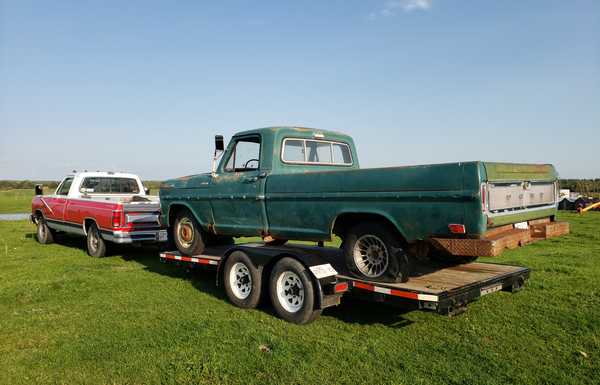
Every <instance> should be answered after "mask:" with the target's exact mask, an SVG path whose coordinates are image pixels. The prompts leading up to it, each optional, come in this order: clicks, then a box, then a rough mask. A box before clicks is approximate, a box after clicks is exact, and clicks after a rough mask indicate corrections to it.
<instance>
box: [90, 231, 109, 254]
mask: <svg viewBox="0 0 600 385" xmlns="http://www.w3.org/2000/svg"><path fill="white" fill-rule="evenodd" d="M87 252H88V254H89V255H90V256H91V257H96V258H100V257H104V256H105V255H106V242H104V239H102V236H101V235H100V231H98V227H97V226H96V224H92V225H90V227H89V228H88V230H87Z"/></svg>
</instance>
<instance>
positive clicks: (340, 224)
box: [332, 213, 406, 243]
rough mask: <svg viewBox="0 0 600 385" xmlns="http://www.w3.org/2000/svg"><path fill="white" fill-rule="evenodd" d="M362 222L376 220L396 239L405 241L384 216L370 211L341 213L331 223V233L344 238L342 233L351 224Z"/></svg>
mask: <svg viewBox="0 0 600 385" xmlns="http://www.w3.org/2000/svg"><path fill="white" fill-rule="evenodd" d="M364 222H377V223H381V224H383V225H385V226H386V227H388V228H389V229H390V231H392V232H393V233H394V234H395V235H396V236H397V237H398V239H400V240H401V241H402V242H403V243H406V238H405V237H404V235H403V234H402V233H401V232H400V230H398V228H397V227H396V226H395V225H394V224H393V223H392V222H391V221H390V220H389V219H388V218H386V217H384V216H383V215H379V214H371V213H347V214H341V215H340V216H338V217H337V218H336V219H335V223H334V224H333V229H332V232H333V234H335V235H337V236H339V237H340V238H342V239H343V238H344V235H345V234H346V233H347V232H348V231H349V230H350V229H351V228H352V226H354V225H356V224H358V223H364Z"/></svg>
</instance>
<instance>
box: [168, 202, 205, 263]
mask: <svg viewBox="0 0 600 385" xmlns="http://www.w3.org/2000/svg"><path fill="white" fill-rule="evenodd" d="M173 239H174V240H175V246H177V250H179V251H180V252H181V253H182V254H185V255H198V254H202V252H204V248H205V243H204V235H203V233H202V229H201V228H200V226H199V225H198V223H197V222H196V219H195V218H194V217H193V215H192V214H191V213H190V212H189V211H187V210H185V211H180V212H179V213H178V214H177V218H175V225H174V226H173Z"/></svg>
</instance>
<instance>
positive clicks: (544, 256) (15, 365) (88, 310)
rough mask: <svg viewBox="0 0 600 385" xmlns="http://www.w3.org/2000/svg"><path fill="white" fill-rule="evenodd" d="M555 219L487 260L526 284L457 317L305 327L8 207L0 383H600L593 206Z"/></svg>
mask: <svg viewBox="0 0 600 385" xmlns="http://www.w3.org/2000/svg"><path fill="white" fill-rule="evenodd" d="M562 219H566V220H569V221H570V222H571V225H572V234H571V235H569V236H566V237H563V238H560V239H553V240H549V241H544V242H540V243H537V244H534V245H530V246H527V247H525V248H521V249H519V250H513V251H508V252H506V253H505V254H503V255H502V256H501V257H499V258H496V259H494V261H497V262H502V263H511V264H518V265H524V266H529V267H531V268H532V269H533V272H532V277H531V279H530V281H529V282H528V284H527V286H526V288H525V289H524V290H523V291H521V292H519V293H517V294H510V293H504V292H500V293H494V294H492V295H489V296H486V297H484V298H482V299H480V300H479V301H477V302H475V303H473V304H471V305H470V306H469V309H468V311H467V312H466V313H465V314H462V315H460V316H458V317H455V318H447V317H444V316H440V315H437V314H434V313H428V312H423V311H405V310H403V309H398V308H392V307H386V306H381V305H376V304H371V303H362V302H358V301H356V300H354V301H345V302H344V303H343V304H342V305H341V306H339V307H337V308H333V309H328V310H326V311H325V312H324V315H323V316H322V317H321V318H320V319H318V320H317V321H316V322H314V323H312V324H310V325H306V326H297V325H293V324H289V323H286V322H284V321H281V320H279V319H278V318H276V317H275V316H274V315H272V314H271V312H270V310H269V308H268V306H263V307H262V308H260V309H257V310H251V311H249V310H241V309H238V308H235V307H234V306H232V305H230V304H229V303H228V302H227V300H226V298H225V297H224V294H223V292H222V291H221V290H220V289H218V288H215V286H214V275H213V273H211V272H208V271H207V272H197V273H194V274H188V273H186V272H185V271H183V270H182V269H178V268H176V267H175V266H170V265H163V264H161V263H160V262H159V261H158V257H157V255H156V251H153V250H140V249H121V250H116V251H115V252H114V254H113V255H112V256H110V257H107V258H103V259H93V258H90V257H88V256H87V255H86V254H85V252H84V250H83V241H82V240H80V239H78V238H68V239H63V240H62V241H61V244H53V245H46V246H43V245H39V244H37V243H36V241H35V240H34V238H33V231H34V227H33V226H32V225H30V224H28V223H27V222H25V221H21V222H0V314H1V316H0V383H2V384H32V383H48V384H51V383H52V384H53V383H67V384H74V383H77V384H80V383H82V384H83V383H87V384H103V383H111V384H141V383H146V384H159V383H163V384H188V383H199V384H220V383H232V384H253V383H256V384H281V383H305V384H317V383H323V384H330V383H352V384H356V383H368V384H375V383H382V384H387V383H389V384H463V383H464V384H471V385H472V384H510V383H518V384H594V383H595V384H597V383H598V378H599V377H598V373H599V372H600V213H588V214H587V215H585V216H578V215H574V214H564V215H562ZM261 347H262V349H261ZM265 347H266V349H265Z"/></svg>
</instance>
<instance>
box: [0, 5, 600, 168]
mask: <svg viewBox="0 0 600 385" xmlns="http://www.w3.org/2000/svg"><path fill="white" fill-rule="evenodd" d="M280 124H281V125H302V126H309V127H319V128H323V129H334V130H340V131H344V132H347V133H349V134H351V135H353V136H354V138H355V141H356V142H357V145H358V150H359V158H360V160H361V164H362V166H363V167H377V166H391V165H409V164H421V163H438V162H450V161H461V160H478V159H480V160H492V161H514V162H544V163H554V164H555V165H556V166H557V168H558V170H559V172H560V174H561V176H563V177H600V156H599V155H598V153H599V152H600V151H599V150H598V149H599V148H600V147H599V146H600V2H599V1H593V0H589V1H567V0H561V1H552V0H540V1H533V0H532V1H526V0H523V1H517V0H513V1H485V0H398V1H386V0H383V1H381V0H337V1H336V0H332V1H323V0H321V1H228V0H221V1H213V2H208V1H172V2H167V1H158V2H157V1H114V2H111V1H52V2H48V1H37V2H30V1H26V0H22V1H16V0H14V1H12V0H0V179H7V178H17V179H23V178H30V179H31V178H36V179H39V178H60V177H62V175H64V174H65V173H66V172H68V171H69V170H72V169H86V168H87V169H111V170H120V171H132V172H136V173H138V174H140V175H141V176H142V177H144V178H147V179H166V178H169V177H176V176H181V175H187V174H191V173H197V172H204V171H208V170H209V168H210V155H211V152H212V147H213V136H214V135H215V134H218V133H220V134H224V135H226V137H229V136H230V135H232V134H233V133H234V132H236V131H238V130H243V129H251V128H256V127H264V126H272V125H280Z"/></svg>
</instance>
